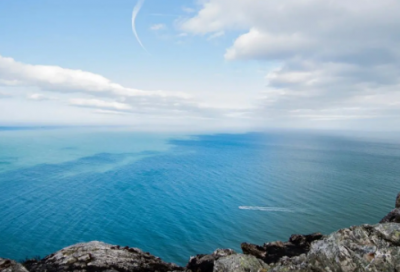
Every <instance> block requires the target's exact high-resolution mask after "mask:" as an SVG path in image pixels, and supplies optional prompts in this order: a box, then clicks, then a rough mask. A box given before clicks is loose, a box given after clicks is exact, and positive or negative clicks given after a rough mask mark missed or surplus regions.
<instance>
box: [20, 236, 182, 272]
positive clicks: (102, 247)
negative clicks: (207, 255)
mask: <svg viewBox="0 0 400 272" xmlns="http://www.w3.org/2000/svg"><path fill="white" fill-rule="evenodd" d="M25 265H26V267H27V268H28V270H29V271H30V272H53V271H60V272H62V271H76V272H78V271H79V272H85V271H107V272H117V271H118V272H125V271H137V272H142V271H143V272H150V271H159V272H167V271H174V270H175V271H182V270H183V268H182V267H179V266H178V265H175V264H171V263H165V262H163V261H162V260H161V259H160V258H158V257H155V256H153V255H150V254H149V253H146V252H143V251H141V250H140V249H138V248H130V247H120V246H113V245H109V244H105V243H102V242H96V241H95V242H90V243H82V244H76V245H73V246H70V247H66V248H64V249H62V250H60V251H57V252H56V253H53V254H51V255H49V256H47V257H45V258H44V259H42V260H40V261H36V262H35V261H30V262H28V263H26V264H25Z"/></svg>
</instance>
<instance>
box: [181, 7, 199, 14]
mask: <svg viewBox="0 0 400 272" xmlns="http://www.w3.org/2000/svg"><path fill="white" fill-rule="evenodd" d="M182 10H183V11H184V12H186V13H194V12H196V10H195V9H194V8H189V7H183V8H182Z"/></svg>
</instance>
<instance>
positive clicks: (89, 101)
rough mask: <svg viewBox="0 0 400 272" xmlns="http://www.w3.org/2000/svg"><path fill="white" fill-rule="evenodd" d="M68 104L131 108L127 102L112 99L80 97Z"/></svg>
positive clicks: (103, 107) (113, 108)
mask: <svg viewBox="0 0 400 272" xmlns="http://www.w3.org/2000/svg"><path fill="white" fill-rule="evenodd" d="M69 103H70V105H72V106H77V107H85V108H99V109H110V110H120V111H126V110H130V109H132V107H131V106H130V105H128V104H124V103H119V102H114V101H104V100H99V99H80V98H75V99H71V100H70V101H69Z"/></svg>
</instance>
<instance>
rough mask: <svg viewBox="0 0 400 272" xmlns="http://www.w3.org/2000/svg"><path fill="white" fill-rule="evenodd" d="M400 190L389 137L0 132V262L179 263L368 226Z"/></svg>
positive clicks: (397, 156) (394, 142) (399, 144)
mask: <svg viewBox="0 0 400 272" xmlns="http://www.w3.org/2000/svg"><path fill="white" fill-rule="evenodd" d="M399 191H400V137H399V138H396V135H394V137H378V136H376V135H374V136H371V135H368V134H366V133H357V134H355V133H342V132H331V131H325V132H315V131H290V130H286V131H269V132H268V131H267V132H262V133H261V132H257V133H240V134H233V133H229V134H221V133H217V134H204V135H201V134H200V135H196V134H190V133H187V134H178V133H170V134H162V133H143V132H136V131H133V130H130V129H123V128H19V129H15V128H8V127H2V128H0V256H1V257H3V258H11V259H15V260H23V259H26V258H32V257H36V256H40V257H45V256H46V255H48V254H50V253H53V252H55V251H57V250H60V249H62V248H63V247H66V246H69V245H72V244H75V243H79V242H88V241H93V240H97V241H103V242H106V243H111V244H116V245H121V246H130V247H138V248H141V249H142V250H144V251H146V252H150V253H152V254H153V255H156V256H159V257H161V258H162V259H163V260H165V261H168V262H175V263H177V264H180V265H185V264H186V263H187V261H188V260H189V257H190V256H193V255H196V254H200V253H205V254H207V253H211V252H213V251H214V250H215V249H217V248H232V249H234V250H236V251H238V252H241V250H240V244H241V243H242V242H250V243H255V244H263V243H265V242H268V241H276V240H283V241H286V240H288V238H289V237H290V235H291V234H295V233H296V234H297V233H298V234H309V233H313V232H322V233H323V234H329V233H331V232H333V231H336V230H338V229H341V228H346V227H349V226H352V225H359V224H366V223H368V224H375V223H378V222H379V220H380V219H381V218H382V217H383V216H385V215H386V214H387V213H388V212H389V211H390V210H391V209H392V208H393V207H394V202H395V197H396V195H397V193H398V192H399Z"/></svg>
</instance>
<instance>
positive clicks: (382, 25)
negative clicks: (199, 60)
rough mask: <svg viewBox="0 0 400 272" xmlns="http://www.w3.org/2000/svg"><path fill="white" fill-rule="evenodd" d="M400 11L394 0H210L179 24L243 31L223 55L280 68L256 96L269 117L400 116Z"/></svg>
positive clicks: (195, 29) (201, 30)
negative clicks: (258, 96)
mask: <svg viewBox="0 0 400 272" xmlns="http://www.w3.org/2000/svg"><path fill="white" fill-rule="evenodd" d="M399 10H400V2H399V1H395V0H382V1H373V0H354V1H346V0H337V1H325V0H307V1H303V0H300V1H299V0H283V1H265V0H254V1H247V0H207V1H203V2H202V5H201V7H200V11H199V12H198V13H197V14H195V15H194V16H193V17H191V18H189V19H188V20H186V21H184V22H183V23H182V24H181V26H180V30H181V31H185V32H189V33H193V34H199V35H205V34H208V35H217V34H218V33H222V32H225V33H227V32H230V33H231V35H235V33H238V32H239V33H240V32H241V33H242V34H240V35H238V36H236V38H235V40H234V42H233V44H231V46H230V47H228V48H227V49H226V52H225V55H224V58H225V59H226V60H229V61H249V60H256V61H260V62H264V63H265V64H266V65H268V66H274V67H275V69H272V70H271V69H270V71H269V72H268V73H267V74H266V75H265V80H266V85H267V86H266V89H265V92H264V93H263V94H262V95H261V97H260V99H259V101H258V110H257V114H258V115H262V116H265V118H266V119H268V118H275V119H280V118H290V119H292V120H294V119H298V118H302V119H308V120H324V121H326V120H345V119H374V118H378V119H379V118H396V117H398V116H400V107H399V103H398V102H397V101H400V46H398V45H399V42H400V32H399V31H398V30H399V29H400V16H398V14H399V13H398V11H399ZM236 35H237V34H236ZM397 120H398V118H397Z"/></svg>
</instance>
